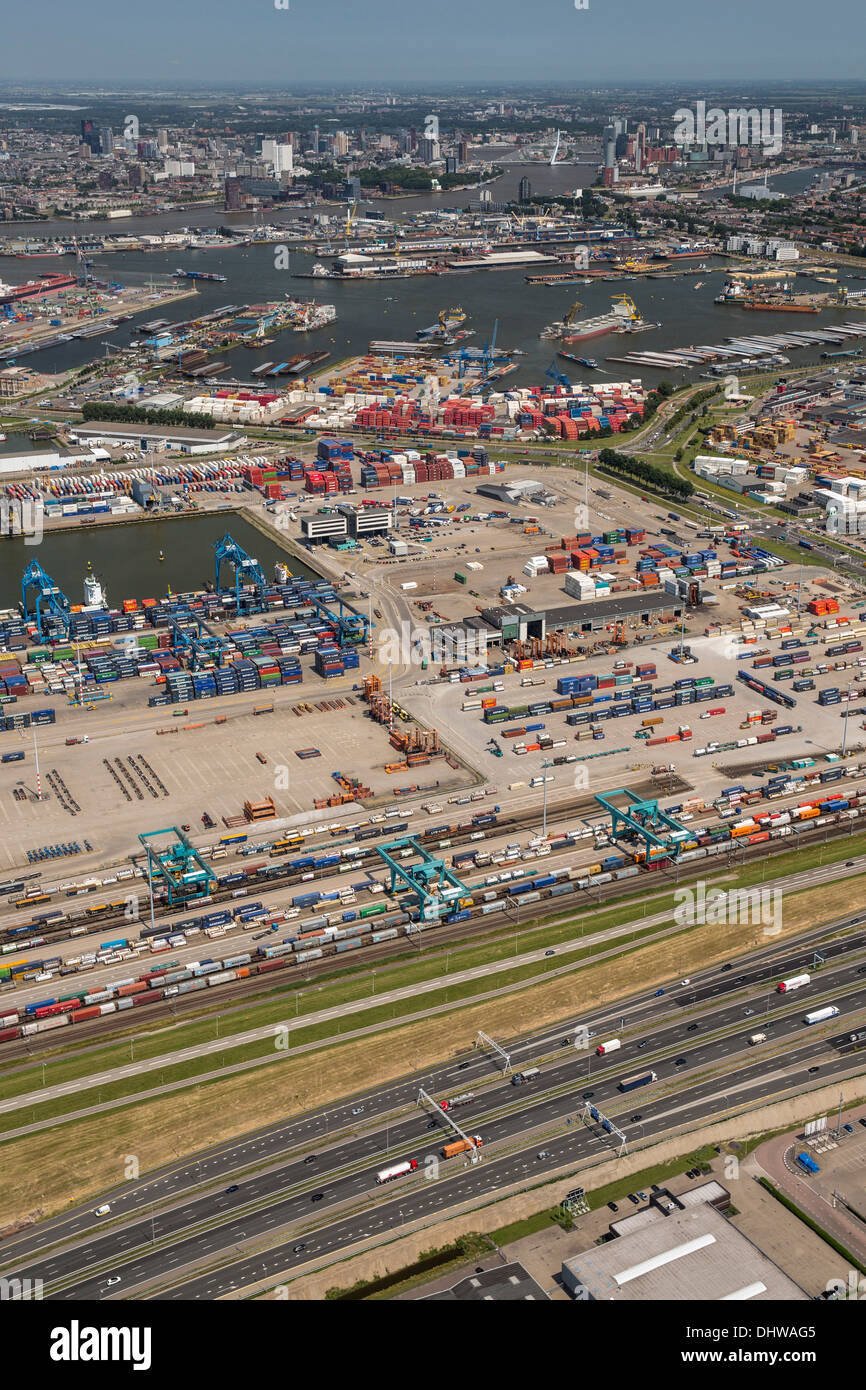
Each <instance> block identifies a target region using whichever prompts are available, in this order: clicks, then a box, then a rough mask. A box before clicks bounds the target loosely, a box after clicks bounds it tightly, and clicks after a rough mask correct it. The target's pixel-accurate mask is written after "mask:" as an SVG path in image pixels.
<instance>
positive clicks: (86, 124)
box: [81, 120, 99, 154]
mask: <svg viewBox="0 0 866 1390" xmlns="http://www.w3.org/2000/svg"><path fill="white" fill-rule="evenodd" d="M81 143H82V145H89V146H90V149H91V151H92V152H93V153H94V154H95V153H96V152H97V150H98V149H99V132H98V131H97V129H96V127H95V125H94V124H93V122H92V121H88V120H83V121H82V122H81Z"/></svg>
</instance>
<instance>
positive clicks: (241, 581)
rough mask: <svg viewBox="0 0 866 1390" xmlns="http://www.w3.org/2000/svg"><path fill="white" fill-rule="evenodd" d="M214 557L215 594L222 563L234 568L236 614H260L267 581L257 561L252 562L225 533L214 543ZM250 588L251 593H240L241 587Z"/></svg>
mask: <svg viewBox="0 0 866 1390" xmlns="http://www.w3.org/2000/svg"><path fill="white" fill-rule="evenodd" d="M214 555H215V581H214V585H215V588H216V591H217V593H219V592H220V575H221V572H222V567H223V564H224V563H226V562H227V563H228V564H230V565H232V566H233V567H234V572H235V602H236V603H237V606H238V612H239V613H240V612H241V611H242V610H244V609H245V610H246V611H247V612H248V613H261V612H262V611H263V609H264V607H265V588H266V587H267V580H266V579H265V572H264V570H263V569H262V567H261V565H260V564H259V562H258V560H254V559H253V558H252V557H251V556H250V555H248V554H247V552H246V551H245V550H244V549H243V547H242V546H240V545H238V543H237V541H236V540H233V539H232V537H231V536H230V535H229V534H228V532H226V534H225V535H224V536H223V537H222V539H221V540H218V541H214ZM246 584H249V585H251V586H252V589H253V593H252V594H246V593H243V592H242V587H243V585H246Z"/></svg>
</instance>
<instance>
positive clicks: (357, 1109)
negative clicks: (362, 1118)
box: [352, 1105, 364, 1115]
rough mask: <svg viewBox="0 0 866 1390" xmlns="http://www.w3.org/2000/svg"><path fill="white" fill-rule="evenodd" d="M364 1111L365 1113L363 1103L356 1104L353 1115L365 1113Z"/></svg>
mask: <svg viewBox="0 0 866 1390" xmlns="http://www.w3.org/2000/svg"><path fill="white" fill-rule="evenodd" d="M363 1113H364V1107H363V1105H354V1106H353V1107H352V1114H353V1115H363Z"/></svg>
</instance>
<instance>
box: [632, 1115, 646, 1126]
mask: <svg viewBox="0 0 866 1390" xmlns="http://www.w3.org/2000/svg"><path fill="white" fill-rule="evenodd" d="M642 1119H643V1115H632V1117H631V1122H632V1124H633V1125H636V1124H638V1123H639V1122H640V1121H641V1120H642Z"/></svg>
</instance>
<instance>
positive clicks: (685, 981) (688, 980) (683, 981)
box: [680, 975, 691, 985]
mask: <svg viewBox="0 0 866 1390" xmlns="http://www.w3.org/2000/svg"><path fill="white" fill-rule="evenodd" d="M680 984H681V985H690V984H691V980H690V979H689V977H688V975H687V976H686V978H685V979H684V980H680Z"/></svg>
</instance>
